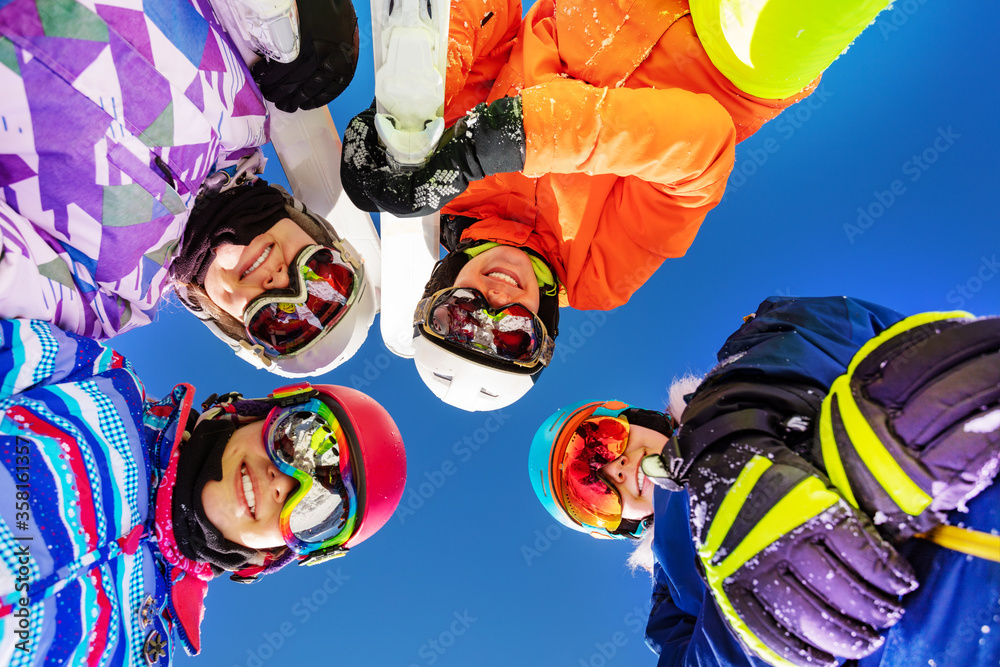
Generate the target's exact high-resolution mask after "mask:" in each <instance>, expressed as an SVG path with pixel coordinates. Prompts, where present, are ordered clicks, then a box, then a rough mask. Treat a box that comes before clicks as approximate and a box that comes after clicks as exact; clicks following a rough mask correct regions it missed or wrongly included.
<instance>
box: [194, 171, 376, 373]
mask: <svg viewBox="0 0 1000 667" xmlns="http://www.w3.org/2000/svg"><path fill="white" fill-rule="evenodd" d="M272 187H274V188H275V189H277V190H279V191H280V192H281V193H282V195H283V196H284V198H285V210H286V212H287V214H288V217H289V218H290V219H291V220H293V221H294V222H295V223H296V224H298V225H299V227H301V228H302V229H303V230H304V231H305V232H306V233H307V234H309V236H311V237H312V238H313V239H314V240H315V241H316V242H317V243H319V244H321V245H323V246H327V247H330V248H333V249H334V250H336V251H337V252H339V254H340V256H341V258H342V259H343V260H344V261H345V262H347V263H349V264H350V265H351V266H352V267H353V268H354V271H355V274H356V275H357V277H358V278H360V280H358V281H357V286H356V291H357V293H356V294H355V295H354V296H353V298H352V299H351V300H350V301H349V302H348V303H347V304H346V305H345V309H346V310H345V312H343V314H341V315H340V316H339V318H338V319H337V320H336V322H335V323H334V324H333V325H331V326H327V327H326V328H325V329H323V331H322V332H321V333H320V334H319V335H318V336H317V337H316V338H315V339H314V340H313V342H312V343H311V344H310V345H309V346H307V347H306V348H305V349H303V350H301V351H299V352H293V353H290V354H287V355H276V354H273V353H269V352H268V351H267V350H265V349H264V347H262V346H261V345H255V344H253V343H251V342H250V341H248V340H247V339H246V338H245V334H244V333H242V332H240V333H236V332H231V331H229V330H227V328H226V327H222V326H220V325H219V323H218V322H217V321H216V320H215V318H214V316H213V315H212V313H210V312H208V311H207V310H206V309H205V308H203V307H201V304H199V303H198V301H197V299H192V298H191V297H190V296H189V295H188V293H187V289H186V288H185V287H184V286H183V285H176V286H175V288H176V291H177V294H178V296H179V297H180V300H181V302H182V303H183V304H184V305H185V306H186V307H187V308H188V309H189V310H191V311H192V312H193V313H194V314H195V315H196V316H197V317H198V318H199V319H200V320H201V321H202V322H203V323H204V324H205V326H206V327H208V329H209V331H211V332H212V333H213V334H214V335H215V336H216V338H218V339H219V340H221V341H223V342H224V343H226V344H227V345H228V346H229V347H230V348H231V349H232V350H233V351H234V352H235V353H236V356H238V357H240V358H241V359H244V360H245V361H247V362H249V363H250V364H252V365H253V366H254V367H256V368H263V369H264V370H266V371H268V372H270V373H275V374H276V375H281V376H284V377H290V378H300V377H310V376H312V377H315V376H319V375H323V374H324V373H327V372H329V371H331V370H333V369H334V368H336V367H337V366H339V365H340V364H342V363H344V362H345V361H347V360H348V359H350V358H351V357H352V356H354V354H355V353H356V352H357V351H358V349H359V348H360V347H361V345H362V344H363V343H364V342H365V339H366V338H367V337H368V330H369V328H370V327H371V325H372V322H374V320H375V314H376V313H377V312H378V310H379V303H378V291H377V289H376V288H375V283H374V279H373V276H372V275H370V273H369V272H367V271H365V270H364V268H365V267H364V259H363V257H362V256H361V255H360V254H359V253H358V252H357V250H356V249H355V248H354V246H353V245H351V243H350V242H349V241H347V240H346V239H343V238H341V237H340V236H339V235H338V234H337V232H336V230H335V229H334V228H333V225H332V224H331V223H330V222H328V221H327V220H325V219H323V218H322V217H320V216H318V215H315V214H314V213H312V211H310V210H308V209H307V208H306V207H305V205H304V204H303V203H302V202H300V201H299V200H297V199H295V198H294V197H292V196H291V195H290V194H288V193H287V192H286V191H285V190H284V189H282V188H280V187H278V186H272Z"/></svg>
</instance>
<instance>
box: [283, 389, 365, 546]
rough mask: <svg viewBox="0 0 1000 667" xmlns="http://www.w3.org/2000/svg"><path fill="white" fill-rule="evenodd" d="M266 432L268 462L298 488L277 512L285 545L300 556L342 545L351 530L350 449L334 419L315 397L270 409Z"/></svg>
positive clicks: (354, 510)
mask: <svg viewBox="0 0 1000 667" xmlns="http://www.w3.org/2000/svg"><path fill="white" fill-rule="evenodd" d="M264 433H265V440H264V442H265V446H266V447H267V452H268V455H269V456H270V458H271V460H272V461H273V462H274V464H275V465H276V466H277V467H278V468H279V469H280V470H281V471H282V472H283V473H285V474H286V475H289V476H291V477H293V478H294V479H295V480H296V481H297V482H298V483H299V488H298V489H297V490H296V491H295V493H293V494H292V495H291V496H290V497H289V498H288V499H287V500H286V501H285V506H284V508H283V509H282V510H281V533H282V537H283V538H284V539H285V542H286V543H287V544H288V545H289V546H291V547H292V548H293V549H295V550H296V551H298V552H300V553H302V552H305V551H312V550H315V549H318V548H320V547H323V546H326V545H328V544H334V543H337V544H339V543H342V542H343V541H344V539H345V538H346V537H349V536H350V535H351V533H352V531H353V530H354V524H355V520H356V514H357V494H356V493H355V489H354V475H353V471H352V468H351V457H350V447H349V446H348V441H347V436H346V434H345V433H344V430H343V428H342V427H341V425H340V422H339V421H338V420H337V417H336V416H335V415H334V414H333V412H332V411H331V410H330V408H329V406H327V405H326V404H325V403H324V402H323V401H320V400H318V399H315V398H313V399H311V400H310V401H309V402H307V403H305V404H302V405H295V406H291V407H287V408H275V409H274V410H272V411H271V414H269V415H268V418H267V422H266V423H265V426H264Z"/></svg>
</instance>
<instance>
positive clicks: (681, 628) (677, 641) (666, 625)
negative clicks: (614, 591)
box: [646, 563, 697, 667]
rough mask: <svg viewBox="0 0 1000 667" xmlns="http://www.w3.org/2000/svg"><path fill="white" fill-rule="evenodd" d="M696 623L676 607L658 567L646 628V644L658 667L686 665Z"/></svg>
mask: <svg viewBox="0 0 1000 667" xmlns="http://www.w3.org/2000/svg"><path fill="white" fill-rule="evenodd" d="M696 621H697V619H696V618H695V617H694V616H691V615H690V614H687V613H685V612H684V611H682V610H681V609H680V608H678V607H677V605H676V604H674V601H673V598H671V596H670V590H669V587H668V585H667V579H666V575H665V574H664V572H663V568H662V567H660V564H659V563H657V564H656V565H655V566H654V571H653V598H652V608H651V609H650V610H649V621H648V623H647V624H646V644H647V645H648V646H649V648H651V649H652V650H653V652H654V653H657V654H658V655H659V656H660V660H659V662H658V663H657V665H659V667H666V666H667V665H681V664H683V659H684V654H685V653H686V652H687V647H688V643H689V642H690V641H691V635H692V634H693V632H694V625H695V622H696Z"/></svg>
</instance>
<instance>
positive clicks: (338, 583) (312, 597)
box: [114, 0, 1000, 667]
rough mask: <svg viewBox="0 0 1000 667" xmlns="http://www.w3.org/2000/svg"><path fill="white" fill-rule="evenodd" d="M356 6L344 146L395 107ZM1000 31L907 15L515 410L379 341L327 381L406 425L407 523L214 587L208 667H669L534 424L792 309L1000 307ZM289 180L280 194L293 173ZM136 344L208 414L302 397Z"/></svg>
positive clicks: (179, 320)
mask: <svg viewBox="0 0 1000 667" xmlns="http://www.w3.org/2000/svg"><path fill="white" fill-rule="evenodd" d="M357 9H358V12H359V16H360V20H361V25H362V39H361V42H362V49H363V52H362V58H361V64H360V66H359V71H358V75H357V76H356V78H355V80H354V82H353V83H352V84H351V86H350V88H349V90H348V91H347V93H345V94H344V95H343V96H342V97H341V98H339V99H337V100H336V101H335V102H334V103H333V104H331V111H332V113H333V117H334V120H335V122H336V124H337V126H338V128H340V129H341V130H342V129H343V128H344V127H345V124H346V122H347V120H348V119H349V118H350V117H351V116H352V115H353V114H354V113H356V112H358V111H360V110H361V109H363V108H365V107H366V106H367V105H368V104H369V102H370V101H371V97H372V90H373V79H372V63H371V52H370V44H371V40H370V33H369V34H366V28H367V9H368V8H367V3H359V4H358V7H357ZM997 34H1000V9H998V8H997V7H996V6H995V5H993V4H991V3H975V2H972V1H971V0H957V1H955V2H950V3H945V2H927V1H926V0H905V1H901V0H897V2H896V3H895V7H894V9H892V10H891V11H887V12H883V14H882V15H881V16H880V18H879V19H878V21H877V22H876V23H875V24H874V25H873V26H871V27H870V28H869V29H868V30H867V31H866V32H865V33H864V34H863V35H862V36H861V37H860V38H859V39H858V40H857V42H856V43H855V44H854V46H853V47H852V48H851V49H850V51H849V52H848V53H847V54H846V55H844V56H843V57H841V58H840V59H839V60H838V61H837V62H835V63H834V64H833V66H832V67H831V69H830V70H829V71H828V73H827V74H826V76H825V77H824V80H823V83H822V85H821V86H820V88H819V90H818V91H817V93H816V94H814V96H813V98H812V100H811V102H809V103H803V104H800V105H798V106H797V107H792V108H791V109H789V110H788V111H786V112H785V113H784V114H783V115H782V116H780V117H779V118H778V119H776V120H775V121H772V122H771V123H770V124H769V125H766V126H765V127H764V128H763V129H762V130H761V131H760V132H758V133H757V135H756V136H754V137H752V138H751V139H749V140H748V141H746V142H744V143H743V144H741V145H740V146H739V148H738V150H737V164H736V169H735V171H734V173H733V175H732V177H731V178H730V186H729V190H728V194H727V197H726V199H725V201H724V202H723V204H722V205H720V206H719V207H718V208H717V209H715V210H714V211H712V212H711V213H710V214H709V216H708V219H707V220H706V222H705V224H704V226H703V227H702V230H701V232H700V234H699V235H698V238H697V239H696V240H695V242H694V245H693V247H692V248H691V250H690V251H689V252H688V253H687V255H686V256H685V257H684V258H682V259H678V260H672V261H669V262H667V263H666V264H665V265H664V266H663V267H662V268H661V269H660V270H659V271H658V272H657V274H656V275H655V276H654V277H653V278H652V279H651V280H650V281H649V282H648V283H647V284H646V285H645V287H643V288H642V290H640V291H639V292H638V293H637V294H636V295H635V296H634V297H633V298H632V300H631V301H630V302H629V303H628V304H627V305H625V306H623V307H621V308H618V309H617V310H615V311H613V312H610V313H600V314H595V313H589V314H588V313H581V312H570V311H565V312H564V313H563V319H562V324H561V335H560V338H559V341H558V348H559V350H561V351H557V354H556V358H555V360H554V362H553V365H552V366H551V367H550V368H549V369H548V370H547V371H546V372H545V373H544V375H543V376H542V378H541V380H540V381H539V383H538V385H537V386H536V388H535V389H534V390H533V391H532V392H531V393H530V394H528V396H527V397H526V398H525V399H523V400H522V401H521V402H520V403H518V404H517V405H515V406H512V407H511V408H508V409H506V410H503V411H500V412H498V413H493V414H489V413H486V414H482V413H480V414H468V413H464V412H460V411H457V410H455V409H452V408H450V407H448V406H446V405H443V404H441V403H439V402H438V401H437V399H435V398H434V397H433V395H431V393H430V392H429V391H428V390H427V389H426V388H425V387H424V386H423V384H422V383H421V382H420V380H419V378H418V377H417V374H416V372H415V370H414V368H413V365H412V362H410V361H408V360H405V359H401V358H398V357H394V356H393V355H392V354H390V353H389V352H388V351H387V350H386V349H385V347H384V346H383V345H382V343H381V339H380V337H379V335H378V326H377V323H376V325H375V326H374V327H373V328H372V332H371V333H372V335H370V336H369V338H368V341H367V342H366V343H365V345H364V346H363V347H362V348H361V350H360V352H359V353H358V354H357V355H356V356H355V357H354V358H353V359H352V360H351V361H349V362H348V363H346V364H345V365H344V366H342V367H341V368H339V369H337V370H336V371H334V372H332V373H330V374H328V375H326V376H324V377H322V378H321V380H322V381H323V382H328V383H333V384H345V385H348V386H354V387H356V388H358V389H361V390H362V391H365V392H367V393H369V394H371V395H372V396H374V397H375V398H376V399H377V400H378V401H380V402H381V403H382V404H383V405H384V406H385V407H386V408H387V409H388V410H389V411H390V412H391V413H392V415H393V416H394V418H395V420H396V422H397V423H398V424H399V427H400V429H401V431H402V433H403V436H404V440H405V442H406V448H407V454H408V459H409V478H408V482H407V490H406V493H405V495H404V497H403V505H402V506H401V508H400V510H398V511H397V514H396V516H395V517H393V519H391V520H390V522H389V523H388V524H387V525H386V527H385V528H384V529H383V530H382V531H381V532H380V533H379V534H377V535H376V536H375V537H373V538H372V539H370V540H369V541H368V542H366V543H365V544H363V545H361V546H360V547H359V548H357V549H356V550H355V551H353V552H352V553H351V554H350V555H349V556H348V557H347V558H344V559H341V560H339V561H334V562H333V563H328V564H326V565H322V566H319V567H315V568H289V569H286V570H285V571H284V572H282V573H281V574H280V575H278V576H275V577H271V578H270V580H264V581H261V582H260V583H258V584H256V585H253V586H238V585H235V584H232V583H230V582H228V581H220V582H218V583H216V584H213V586H212V587H211V593H210V594H209V597H208V610H207V613H206V619H205V622H204V625H203V630H204V640H203V644H204V647H205V648H204V651H203V655H202V656H201V657H199V658H196V659H195V660H196V662H195V663H193V664H195V665H203V666H204V665H219V666H225V667H229V666H230V665H233V666H236V665H239V666H246V667H253V666H255V665H257V666H258V667H259V666H261V665H269V666H277V665H292V664H298V665H308V664H317V665H326V664H332V663H342V664H352V665H379V666H381V665H388V666H400V667H409V666H411V665H417V666H424V665H441V666H443V667H448V666H452V665H454V666H466V665H477V666H492V665H497V666H499V665H504V666H506V665H510V664H523V665H529V666H533V665H544V666H546V667H555V666H559V665H565V666H566V667H577V666H579V665H591V666H592V667H600V666H601V665H605V664H607V665H630V666H634V665H654V664H655V661H656V658H655V656H654V655H653V654H652V653H651V652H650V651H649V650H648V649H647V648H646V647H645V645H644V644H643V639H642V630H643V627H644V625H645V617H646V614H647V611H648V604H649V592H650V584H649V581H648V579H647V578H645V577H644V576H643V575H638V576H633V575H632V574H630V573H628V572H627V571H626V569H625V567H624V560H625V557H626V555H627V551H628V547H627V545H625V544H623V543H610V542H605V541H597V540H592V539H589V538H587V537H585V536H583V535H580V534H577V533H573V532H572V531H567V530H564V529H562V528H561V527H560V526H558V524H556V523H555V522H554V521H552V520H551V519H550V517H549V516H548V514H546V513H545V511H544V510H543V509H542V508H541V506H540V505H539V504H538V502H537V501H536V500H535V497H534V494H533V493H532V491H531V488H530V485H529V482H528V477H527V473H526V457H527V451H528V445H529V442H530V439H531V436H532V434H533V433H534V430H535V428H536V427H537V426H538V425H539V424H540V423H541V422H542V421H543V420H544V419H545V417H547V416H548V415H549V414H550V413H551V412H552V411H554V410H555V409H556V408H558V407H559V406H561V405H564V404H566V403H570V402H575V401H579V400H584V399H595V398H618V399H622V400H625V401H628V402H630V403H633V404H637V405H641V406H648V407H659V406H661V405H662V404H663V401H664V399H665V396H666V388H667V386H668V384H669V382H670V380H671V378H672V377H674V376H676V375H679V374H682V373H684V372H687V371H696V372H704V371H706V370H708V369H709V368H710V367H711V366H712V364H713V362H714V359H715V356H714V355H715V353H716V351H717V350H718V348H719V347H720V346H721V345H722V343H723V341H724V340H725V338H726V337H727V336H728V335H729V334H730V333H732V332H733V331H734V330H736V328H738V326H739V325H740V323H741V318H742V316H743V315H746V314H747V313H750V312H752V311H753V310H754V309H755V308H756V306H757V304H758V303H759V302H760V301H761V300H762V299H764V298H766V297H767V296H769V295H772V294H780V295H799V296H805V295H829V294H848V295H852V296H857V297H862V298H865V299H868V300H871V301H875V302H880V303H883V304H886V305H889V306H892V307H894V308H896V309H897V310H900V311H902V312H904V313H912V312H917V311H922V310H933V309H954V308H964V309H968V310H971V311H973V312H975V313H979V314H994V313H1000V264H998V263H997V262H998V257H1000V225H998V217H1000V216H998V214H997V211H996V206H997V195H996V193H997V192H998V187H997V180H998V176H1000V169H998V167H997V161H996V154H997V152H998V148H1000V141H998V129H997V125H998V124H997V122H996V114H997V109H998V108H1000V99H998V97H1000V96H998V93H997V87H998V83H1000V80H998V78H1000V77H998V74H997V66H998V64H1000V57H998V48H1000V47H998V46H997V44H998V41H997V39H996V35H997ZM991 45H992V46H991ZM273 165H274V166H275V167H276V166H277V164H276V161H275V162H274V163H273ZM267 176H268V177H270V178H272V179H273V180H275V181H279V182H280V180H281V175H280V170H278V169H276V168H274V169H272V168H269V170H268V173H267ZM890 199H891V200H892V201H891V203H890ZM862 214H864V215H867V216H868V217H863V215H862ZM859 218H860V222H859ZM114 345H115V347H116V348H117V349H119V351H121V352H122V353H123V354H125V355H126V356H127V357H128V358H129V359H131V361H132V363H133V364H134V365H135V367H136V369H137V370H138V372H139V374H140V375H141V377H142V378H143V380H144V381H145V384H146V390H147V392H149V393H150V394H153V395H163V394H165V393H166V392H167V391H169V389H170V388H171V387H172V386H173V385H174V384H176V383H177V382H181V381H186V382H190V383H192V384H193V385H194V386H195V387H196V388H197V389H198V395H199V396H200V397H201V398H204V397H205V396H207V395H208V394H210V393H212V392H222V391H228V390H233V389H237V390H240V391H242V392H244V393H245V394H246V395H263V394H266V393H267V392H268V391H269V390H270V389H272V388H273V387H275V386H277V385H278V384H280V378H277V377H274V376H271V375H268V374H267V373H265V372H263V371H255V370H252V369H251V368H250V367H249V366H247V365H246V364H244V363H243V362H241V361H239V360H237V359H236V358H235V357H234V356H233V355H232V354H230V353H229V352H228V351H227V350H226V349H225V348H223V346H222V345H221V344H220V343H219V342H217V341H216V340H215V339H214V338H213V337H212V336H211V334H210V333H209V332H208V331H207V330H205V329H204V327H203V326H202V325H201V324H199V323H198V322H197V320H195V318H193V317H191V316H190V315H188V314H186V313H185V312H183V310H182V309H181V307H180V306H178V305H176V304H166V305H165V306H164V307H163V309H162V312H161V315H160V317H159V320H158V321H157V322H156V323H155V324H153V325H152V326H148V327H145V328H143V329H140V330H137V331H134V332H131V333H129V334H126V335H125V336H122V337H121V338H119V339H117V340H116V341H114ZM612 654H613V655H612ZM178 662H179V663H181V664H188V659H187V658H186V657H185V656H178Z"/></svg>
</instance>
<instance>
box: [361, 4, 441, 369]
mask: <svg viewBox="0 0 1000 667" xmlns="http://www.w3.org/2000/svg"><path fill="white" fill-rule="evenodd" d="M371 12H372V36H373V44H374V47H373V51H374V53H375V100H376V111H377V112H378V113H377V115H376V116H375V127H376V129H377V130H378V133H379V136H380V137H381V139H382V143H383V144H385V146H386V147H387V149H388V151H389V154H390V155H391V156H392V158H393V159H394V160H395V161H396V163H397V164H398V165H400V167H401V168H407V167H410V168H413V167H417V166H419V165H421V164H423V162H424V161H425V160H426V158H427V156H428V155H430V154H431V153H432V152H433V151H434V149H435V148H436V147H437V143H438V141H439V140H440V139H441V135H442V133H443V132H444V118H443V116H444V88H445V78H446V75H447V71H448V21H449V18H450V14H451V3H450V1H449V0H371ZM380 227H381V231H382V253H383V262H382V314H381V329H382V340H383V341H384V342H385V344H386V347H388V348H389V349H390V350H391V351H392V352H393V353H394V354H397V355H399V356H401V357H412V356H413V353H414V350H413V311H414V309H415V308H416V305H417V302H418V301H419V300H420V296H421V294H422V293H423V289H424V284H425V283H426V282H427V279H428V278H430V275H431V271H432V270H433V268H434V264H435V263H436V262H437V260H438V257H439V256H440V252H441V251H440V247H441V246H440V241H439V233H438V228H439V216H438V215H437V214H434V215H429V216H425V217H423V218H420V219H413V218H407V219H401V218H397V217H395V216H392V215H390V214H388V213H382V214H381V218H380Z"/></svg>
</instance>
